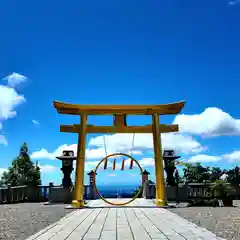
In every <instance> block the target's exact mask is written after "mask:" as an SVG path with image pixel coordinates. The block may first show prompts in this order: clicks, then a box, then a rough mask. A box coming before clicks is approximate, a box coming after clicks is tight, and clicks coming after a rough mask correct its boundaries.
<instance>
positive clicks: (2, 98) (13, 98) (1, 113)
mask: <svg viewBox="0 0 240 240" xmlns="http://www.w3.org/2000/svg"><path fill="white" fill-rule="evenodd" d="M24 102H25V98H24V96H23V95H19V94H18V93H17V92H16V91H15V89H13V88H10V87H7V86H3V85H0V119H1V120H2V121H3V120H7V119H9V118H13V117H15V116H16V115H17V113H16V111H15V108H16V107H17V106H18V105H20V104H22V103H24Z"/></svg>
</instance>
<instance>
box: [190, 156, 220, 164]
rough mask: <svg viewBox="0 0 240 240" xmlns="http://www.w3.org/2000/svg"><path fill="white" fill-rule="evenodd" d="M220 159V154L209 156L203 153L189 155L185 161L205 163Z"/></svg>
mask: <svg viewBox="0 0 240 240" xmlns="http://www.w3.org/2000/svg"><path fill="white" fill-rule="evenodd" d="M220 160H221V157H220V156H209V155H205V154H199V155H195V156H192V157H190V158H189V159H188V160H187V162H191V163H196V162H199V163H207V162H218V161H220Z"/></svg>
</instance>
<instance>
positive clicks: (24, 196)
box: [0, 183, 96, 204]
mask: <svg viewBox="0 0 240 240" xmlns="http://www.w3.org/2000/svg"><path fill="white" fill-rule="evenodd" d="M72 196H73V191H72V190H68V189H64V188H63V187H61V186H54V185H53V184H52V183H50V184H49V185H40V186H36V187H27V186H16V187H3V188H0V204H4V203H17V202H48V201H49V202H56V203H58V202H59V203H69V202H71V200H72ZM94 198H96V196H95V194H94V191H93V190H92V187H91V186H89V185H85V186H84V199H94Z"/></svg>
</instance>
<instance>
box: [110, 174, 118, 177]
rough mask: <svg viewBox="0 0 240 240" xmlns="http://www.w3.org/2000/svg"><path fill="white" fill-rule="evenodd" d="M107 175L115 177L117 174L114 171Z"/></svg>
mask: <svg viewBox="0 0 240 240" xmlns="http://www.w3.org/2000/svg"><path fill="white" fill-rule="evenodd" d="M108 176H109V177H116V176H117V175H116V174H115V173H109V174H108Z"/></svg>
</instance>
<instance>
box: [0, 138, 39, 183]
mask: <svg viewBox="0 0 240 240" xmlns="http://www.w3.org/2000/svg"><path fill="white" fill-rule="evenodd" d="M0 184H1V185H5V186H6V185H10V186H21V185H27V186H36V185H39V184H41V173H40V168H39V166H38V165H37V163H36V164H34V163H33V162H32V161H31V159H30V156H29V152H28V145H27V143H24V144H23V145H22V146H21V148H20V152H19V156H18V157H17V158H16V159H14V160H13V161H12V165H11V166H10V167H9V168H8V170H7V171H5V172H4V173H3V174H2V177H1V182H0Z"/></svg>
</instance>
